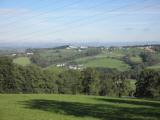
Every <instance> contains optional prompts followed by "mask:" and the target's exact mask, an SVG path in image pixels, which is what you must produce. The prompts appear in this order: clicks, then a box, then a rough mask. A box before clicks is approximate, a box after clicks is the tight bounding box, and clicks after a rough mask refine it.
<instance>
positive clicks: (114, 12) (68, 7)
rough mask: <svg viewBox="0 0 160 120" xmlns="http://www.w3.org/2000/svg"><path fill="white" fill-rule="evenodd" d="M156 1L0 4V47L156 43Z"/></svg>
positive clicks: (159, 4)
mask: <svg viewBox="0 0 160 120" xmlns="http://www.w3.org/2000/svg"><path fill="white" fill-rule="evenodd" d="M159 31H160V0H0V44H1V45H2V44H11V43H15V44H26V43H61V42H62V43H65V42H68V43H72V42H101V43H103V42H137V41H145V42H149V41H150V42H151V41H157V42H158V41H160V33H159Z"/></svg>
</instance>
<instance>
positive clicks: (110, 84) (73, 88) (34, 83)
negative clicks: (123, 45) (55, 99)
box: [0, 54, 160, 97]
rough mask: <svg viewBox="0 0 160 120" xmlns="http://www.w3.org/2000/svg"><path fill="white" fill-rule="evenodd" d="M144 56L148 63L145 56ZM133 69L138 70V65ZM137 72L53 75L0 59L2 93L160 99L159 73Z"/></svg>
mask: <svg viewBox="0 0 160 120" xmlns="http://www.w3.org/2000/svg"><path fill="white" fill-rule="evenodd" d="M142 56H144V59H145V60H146V61H147V60H148V59H147V58H146V55H145V54H142ZM147 56H148V54H147ZM151 62H154V61H153V60H152V61H151ZM147 63H149V62H147ZM133 67H135V69H137V68H136V65H135V66H134V65H133ZM135 71H136V70H134V72H133V70H132V71H128V72H120V71H118V70H116V69H102V68H85V69H83V70H71V69H64V70H63V71H61V72H54V71H51V70H49V69H43V68H41V67H39V66H37V65H28V66H20V65H17V64H15V63H13V59H12V58H10V57H1V58H0V93H57V94H85V95H101V96H118V97H121V96H136V97H160V70H159V69H156V70H150V69H144V70H142V71H141V72H140V73H137V74H134V73H135ZM137 72H138V71H137ZM132 77H136V79H137V82H136V88H134V87H133V85H132V83H131V82H132V80H130V78H132Z"/></svg>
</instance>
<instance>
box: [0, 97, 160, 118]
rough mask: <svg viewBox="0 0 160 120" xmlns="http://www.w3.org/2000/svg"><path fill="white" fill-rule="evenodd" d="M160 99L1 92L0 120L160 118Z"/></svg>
mask: <svg viewBox="0 0 160 120" xmlns="http://www.w3.org/2000/svg"><path fill="white" fill-rule="evenodd" d="M159 119H160V101H153V100H152V101H151V100H143V99H129V98H111V97H97V96H82V95H75V96H74V95H47V94H38V95H37V94H34V95H33V94H12V95H11V94H8V95H7V94H0V120H159Z"/></svg>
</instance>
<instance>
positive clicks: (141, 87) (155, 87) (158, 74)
mask: <svg viewBox="0 0 160 120" xmlns="http://www.w3.org/2000/svg"><path fill="white" fill-rule="evenodd" d="M135 95H136V96H137V97H160V70H159V69H157V70H154V69H145V70H144V71H142V72H141V74H140V76H139V79H138V81H137V83H136V93H135Z"/></svg>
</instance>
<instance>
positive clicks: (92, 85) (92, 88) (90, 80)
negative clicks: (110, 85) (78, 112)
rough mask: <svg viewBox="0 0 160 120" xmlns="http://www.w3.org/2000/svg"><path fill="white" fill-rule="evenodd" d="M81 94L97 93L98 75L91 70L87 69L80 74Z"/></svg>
mask: <svg viewBox="0 0 160 120" xmlns="http://www.w3.org/2000/svg"><path fill="white" fill-rule="evenodd" d="M81 80H82V87H83V89H82V92H83V93H84V94H86V95H98V93H99V83H100V79H99V74H98V72H97V71H96V70H95V69H93V68H87V69H85V70H83V71H82V73H81Z"/></svg>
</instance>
